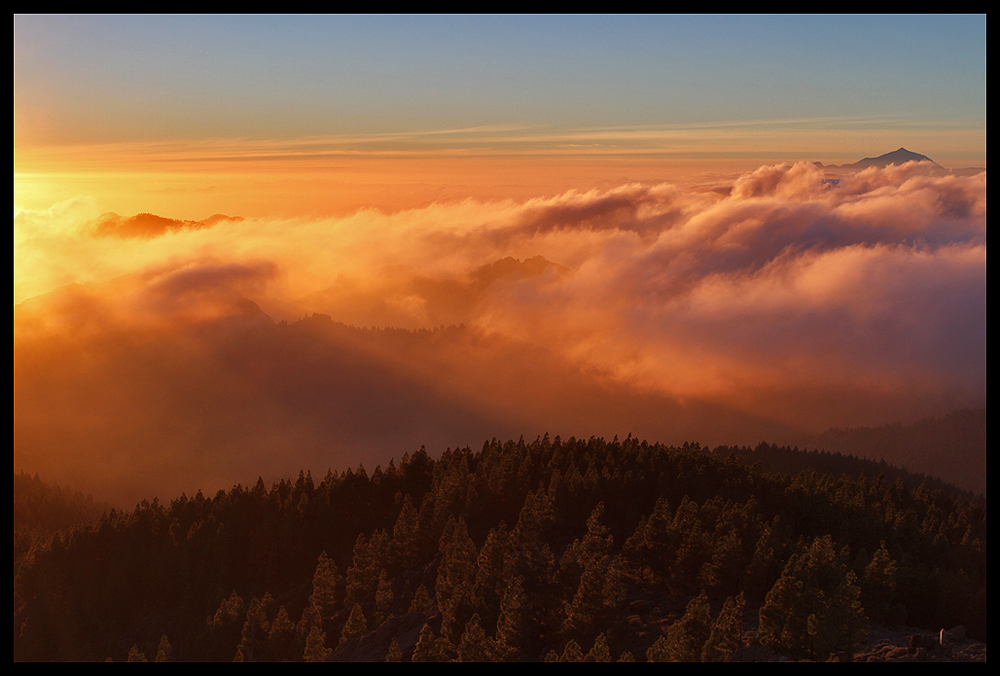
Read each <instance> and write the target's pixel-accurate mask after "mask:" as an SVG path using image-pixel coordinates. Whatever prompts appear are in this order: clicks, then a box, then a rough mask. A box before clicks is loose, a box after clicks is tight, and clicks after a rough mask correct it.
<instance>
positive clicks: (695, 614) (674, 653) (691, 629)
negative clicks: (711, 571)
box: [665, 592, 712, 662]
mask: <svg viewBox="0 0 1000 676" xmlns="http://www.w3.org/2000/svg"><path fill="white" fill-rule="evenodd" d="M711 630H712V616H711V614H710V612H709V607H708V596H707V595H706V594H705V592H702V593H701V594H699V595H698V596H696V597H695V598H693V599H691V601H690V602H689V603H688V604H687V607H686V608H685V609H684V616H683V617H681V619H679V620H677V621H676V622H674V623H673V624H672V625H671V626H670V629H668V630H667V643H666V647H665V650H666V655H667V659H668V660H669V661H670V662H699V661H701V652H702V648H703V647H704V646H705V643H706V642H707V641H708V637H709V634H710V632H711Z"/></svg>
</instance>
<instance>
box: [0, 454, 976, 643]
mask: <svg viewBox="0 0 1000 676" xmlns="http://www.w3.org/2000/svg"><path fill="white" fill-rule="evenodd" d="M724 450H725V449H716V452H708V451H707V449H706V450H703V449H701V448H700V447H699V446H697V445H684V446H682V447H667V446H663V445H660V444H650V443H647V442H645V441H640V440H637V439H634V438H632V437H629V438H627V439H625V440H624V441H621V440H618V439H617V438H615V439H614V440H612V441H607V440H604V439H600V438H590V439H589V440H581V439H575V438H570V439H568V440H562V439H560V438H559V437H554V438H550V437H549V436H548V435H546V436H544V437H542V438H539V439H536V440H535V441H533V442H525V441H524V440H520V441H507V442H500V441H497V440H495V439H494V440H492V441H489V442H487V443H485V444H484V445H483V447H482V449H481V450H480V451H478V452H474V451H472V450H471V449H469V448H463V449H450V450H448V451H446V452H445V453H444V454H443V455H442V456H441V457H440V458H439V459H434V458H432V457H431V456H430V455H429V454H428V453H427V452H426V451H425V450H424V449H420V450H419V451H417V452H415V453H412V454H409V453H408V454H406V455H404V456H403V457H402V459H401V461H400V462H399V464H398V465H396V464H395V462H392V463H390V464H389V465H388V467H384V468H383V467H376V468H374V469H373V470H368V469H366V468H364V467H363V466H359V467H357V468H353V469H346V470H343V471H340V470H330V471H329V472H328V473H327V474H326V476H324V477H322V478H316V477H313V476H312V475H311V474H310V473H309V472H302V473H300V474H299V476H298V478H297V479H296V480H294V481H291V480H285V481H280V482H277V483H275V484H273V485H271V486H267V485H265V484H264V482H263V481H258V482H257V483H256V485H254V486H235V487H233V488H232V489H231V490H229V491H219V492H218V493H217V494H215V495H211V496H205V495H203V494H202V493H201V492H197V493H196V494H194V495H193V496H188V495H181V496H180V497H177V498H175V499H173V500H171V501H170V502H169V503H160V502H159V501H157V500H154V501H153V502H152V503H150V502H146V501H143V502H142V503H141V504H139V505H137V506H136V508H135V509H134V510H133V511H131V512H123V511H116V510H111V511H110V512H109V513H107V514H106V515H105V516H104V517H103V518H101V519H100V521H99V523H97V524H94V525H81V526H78V527H76V528H73V529H70V530H63V531H61V532H59V533H57V534H56V535H54V536H53V537H52V539H51V541H48V542H41V541H38V542H35V543H33V544H32V546H31V547H30V548H29V549H28V550H27V551H18V550H17V548H15V578H14V635H15V640H14V659H15V660H18V661H21V660H95V661H104V660H107V659H111V660H114V661H124V660H129V659H130V660H149V661H153V660H177V661H188V660H220V661H232V660H234V659H235V660H242V661H281V660H295V661H298V660H324V659H357V660H360V659H365V660H394V659H395V660H404V661H421V660H433V661H443V660H462V661H483V660H505V661H543V660H557V659H561V660H573V659H590V660H619V659H625V660H635V661H645V660H684V661H699V660H726V659H729V658H730V657H731V655H732V654H733V653H734V651H736V650H738V649H740V648H742V647H744V646H746V645H751V644H752V645H757V644H760V645H762V646H765V647H767V648H768V649H769V650H771V651H773V653H775V654H777V655H782V656H786V657H787V658H789V659H817V660H824V659H829V658H839V659H845V658H849V657H850V656H851V655H852V654H853V649H854V648H855V647H856V646H858V645H859V643H860V642H861V641H862V640H863V639H864V636H865V633H866V630H867V627H869V626H871V623H879V624H884V625H897V624H905V625H907V626H911V627H922V628H927V629H933V630H938V629H941V628H942V627H944V628H950V627H953V626H955V625H964V626H965V628H966V631H967V633H968V635H969V636H970V637H972V638H975V639H978V640H981V641H985V640H986V511H985V507H984V506H983V504H981V503H980V504H974V503H971V502H969V501H966V500H963V499H961V498H959V497H956V496H955V495H953V494H949V493H946V492H945V491H943V490H939V489H931V488H929V487H928V485H927V484H926V483H924V484H920V485H917V486H912V485H909V484H907V483H906V482H905V481H904V480H903V479H902V478H900V479H897V480H893V481H887V480H886V478H885V477H884V476H881V475H879V476H874V477H871V476H869V477H866V476H863V475H850V474H837V473H836V472H834V473H820V472H816V471H814V470H806V471H801V472H796V473H792V472H784V473H777V472H774V473H772V472H765V471H764V470H763V469H762V466H761V464H760V463H757V464H754V465H748V464H746V463H745V462H744V461H743V460H741V459H740V458H739V456H738V455H736V454H729V453H725V452H724ZM17 516H18V515H17V514H15V517H17Z"/></svg>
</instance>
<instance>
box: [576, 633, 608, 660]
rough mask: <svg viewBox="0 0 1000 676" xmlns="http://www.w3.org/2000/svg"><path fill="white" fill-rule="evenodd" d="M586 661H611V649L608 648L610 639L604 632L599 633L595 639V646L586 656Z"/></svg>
mask: <svg viewBox="0 0 1000 676" xmlns="http://www.w3.org/2000/svg"><path fill="white" fill-rule="evenodd" d="M583 661H584V662H610V661H611V649H610V648H608V639H606V638H605V637H604V634H598V635H597V638H596V639H595V640H594V646H593V647H592V648H591V649H590V652H589V653H587V654H586V655H585V656H584V658H583Z"/></svg>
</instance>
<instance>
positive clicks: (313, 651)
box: [302, 627, 333, 662]
mask: <svg viewBox="0 0 1000 676" xmlns="http://www.w3.org/2000/svg"><path fill="white" fill-rule="evenodd" d="M332 654H333V651H332V650H330V649H329V648H327V647H326V633H325V632H324V631H323V630H322V629H320V628H319V627H313V628H312V629H310V630H309V636H308V637H307V638H306V649H305V651H304V652H303V653H302V659H304V660H305V661H306V662H326V659H327V658H328V657H330V655H332Z"/></svg>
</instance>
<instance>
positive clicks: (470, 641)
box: [458, 614, 496, 662]
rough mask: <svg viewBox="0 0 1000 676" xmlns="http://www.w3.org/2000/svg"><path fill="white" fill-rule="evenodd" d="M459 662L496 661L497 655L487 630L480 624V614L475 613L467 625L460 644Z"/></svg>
mask: <svg viewBox="0 0 1000 676" xmlns="http://www.w3.org/2000/svg"><path fill="white" fill-rule="evenodd" d="M458 661H459V662H494V661H496V655H495V654H494V652H493V647H492V645H491V642H490V641H489V640H488V639H487V638H486V632H484V631H483V628H482V627H481V626H480V624H479V615H478V614H473V615H472V618H471V619H470V620H469V623H468V624H467V625H465V631H464V632H463V633H462V640H461V641H460V642H459V644H458Z"/></svg>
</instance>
